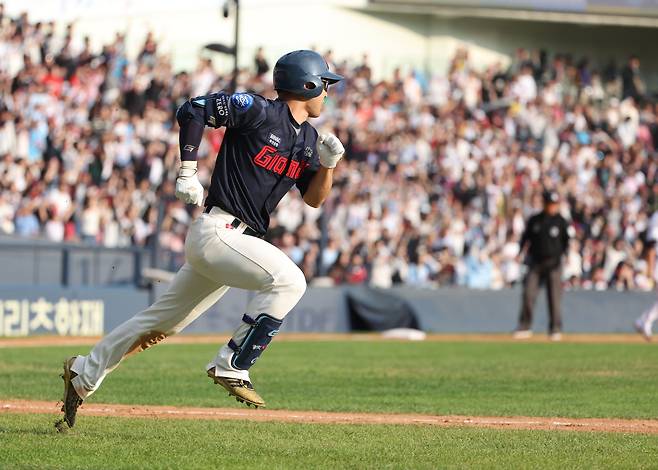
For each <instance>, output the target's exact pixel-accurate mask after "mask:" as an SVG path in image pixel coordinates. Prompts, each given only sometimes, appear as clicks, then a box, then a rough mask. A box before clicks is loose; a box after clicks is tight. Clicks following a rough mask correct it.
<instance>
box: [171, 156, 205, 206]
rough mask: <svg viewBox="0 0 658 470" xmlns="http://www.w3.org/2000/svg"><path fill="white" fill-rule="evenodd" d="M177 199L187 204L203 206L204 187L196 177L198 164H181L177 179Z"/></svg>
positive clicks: (189, 162) (188, 162) (185, 162)
mask: <svg viewBox="0 0 658 470" xmlns="http://www.w3.org/2000/svg"><path fill="white" fill-rule="evenodd" d="M176 197H177V198H178V199H180V200H181V201H183V202H184V203H186V204H196V205H197V206H200V205H202V204H203V186H201V183H200V182H199V178H198V177H197V175H196V162H192V161H183V162H181V166H180V171H179V172H178V178H176Z"/></svg>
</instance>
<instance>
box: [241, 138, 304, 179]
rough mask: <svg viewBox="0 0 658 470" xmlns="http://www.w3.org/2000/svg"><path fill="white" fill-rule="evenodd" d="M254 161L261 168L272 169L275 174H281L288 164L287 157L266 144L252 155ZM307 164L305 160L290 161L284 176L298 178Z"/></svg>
mask: <svg viewBox="0 0 658 470" xmlns="http://www.w3.org/2000/svg"><path fill="white" fill-rule="evenodd" d="M254 163H255V164H256V165H258V166H260V167H262V168H265V169H266V170H269V171H273V172H274V173H276V174H277V175H281V174H283V172H284V171H285V169H286V166H287V165H288V159H287V158H286V157H284V156H283V155H280V154H278V153H276V149H275V148H274V147H270V146H269V145H266V146H265V147H263V148H262V150H261V151H260V152H258V155H256V156H255V157H254ZM308 166H309V163H307V162H298V161H296V160H293V161H291V162H290V166H289V167H288V171H287V172H286V176H287V177H288V178H292V179H295V180H296V179H297V178H299V175H301V174H302V171H304V170H305V169H306V168H307V167H308Z"/></svg>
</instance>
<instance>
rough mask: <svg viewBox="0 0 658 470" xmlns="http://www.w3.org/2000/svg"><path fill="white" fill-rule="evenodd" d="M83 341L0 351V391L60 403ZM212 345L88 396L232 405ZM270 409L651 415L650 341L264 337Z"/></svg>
mask: <svg viewBox="0 0 658 470" xmlns="http://www.w3.org/2000/svg"><path fill="white" fill-rule="evenodd" d="M88 350H89V347H88V346H85V347H44V348H8V349H0V397H4V398H27V399H38V400H54V401H56V400H58V399H59V398H60V395H61V379H60V378H59V376H58V374H59V373H60V367H61V361H62V359H64V358H65V357H67V356H69V355H71V354H75V353H86V352H87V351H88ZM215 350H216V348H215V346H213V345H208V344H197V345H167V344H163V345H160V346H157V347H155V348H152V349H150V350H148V351H146V352H145V353H142V354H140V355H138V356H135V357H132V358H130V359H129V360H127V361H126V362H124V363H123V364H122V365H121V367H119V368H118V369H117V370H116V371H115V372H114V373H112V374H111V375H110V376H109V377H108V378H107V379H106V381H105V383H104V384H103V387H101V389H100V390H99V391H98V392H97V393H96V394H95V395H94V397H93V399H92V400H93V401H95V402H97V403H127V404H130V403H135V404H160V405H188V406H220V407H225V406H239V405H238V404H237V403H235V401H233V400H230V399H228V398H227V397H226V395H225V394H224V393H222V392H221V391H220V389H219V388H218V387H217V386H214V385H212V382H211V381H210V380H208V379H207V378H206V376H205V371H204V366H205V364H206V362H207V361H208V360H209V359H210V358H211V357H213V356H214V354H215ZM252 371H253V373H252V379H253V381H254V383H255V385H256V388H257V390H258V391H259V392H260V393H261V394H262V395H263V396H264V398H265V399H266V400H267V402H268V406H269V407H270V408H286V409H299V410H324V411H364V412H415V413H428V414H429V413H431V414H466V415H469V414H471V415H484V416H515V415H517V416H518V415H526V416H563V417H608V418H609V417H619V418H657V417H658V348H656V347H655V345H651V344H647V345H645V344H569V343H562V344H550V343H541V344H540V343H457V342H455V343H444V342H424V343H403V342H361V341H343V342H330V341H326V342H325V341H314V342H278V343H273V345H272V347H271V348H270V349H268V351H267V353H266V354H265V355H264V356H263V358H262V359H261V360H260V361H259V363H258V364H257V365H256V366H255V367H254V368H253V369H252Z"/></svg>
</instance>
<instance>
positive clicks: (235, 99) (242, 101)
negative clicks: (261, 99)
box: [231, 93, 254, 111]
mask: <svg viewBox="0 0 658 470" xmlns="http://www.w3.org/2000/svg"><path fill="white" fill-rule="evenodd" d="M231 103H232V104H233V106H235V107H236V108H237V109H241V110H243V111H246V110H247V109H249V108H250V107H251V105H252V104H254V97H253V96H251V95H250V94H248V93H235V94H234V95H233V96H231Z"/></svg>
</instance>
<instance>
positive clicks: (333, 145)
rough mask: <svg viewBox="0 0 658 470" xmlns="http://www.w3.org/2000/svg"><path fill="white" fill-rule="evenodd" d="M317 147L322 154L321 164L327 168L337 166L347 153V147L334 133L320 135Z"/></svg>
mask: <svg viewBox="0 0 658 470" xmlns="http://www.w3.org/2000/svg"><path fill="white" fill-rule="evenodd" d="M316 147H317V150H318V155H319V156H320V164H321V165H322V166H323V167H325V168H336V165H337V164H338V161H339V160H340V159H341V158H343V154H344V153H345V147H343V144H341V143H340V140H338V137H336V136H335V135H333V134H322V135H321V136H319V137H318V142H317V144H316Z"/></svg>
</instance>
